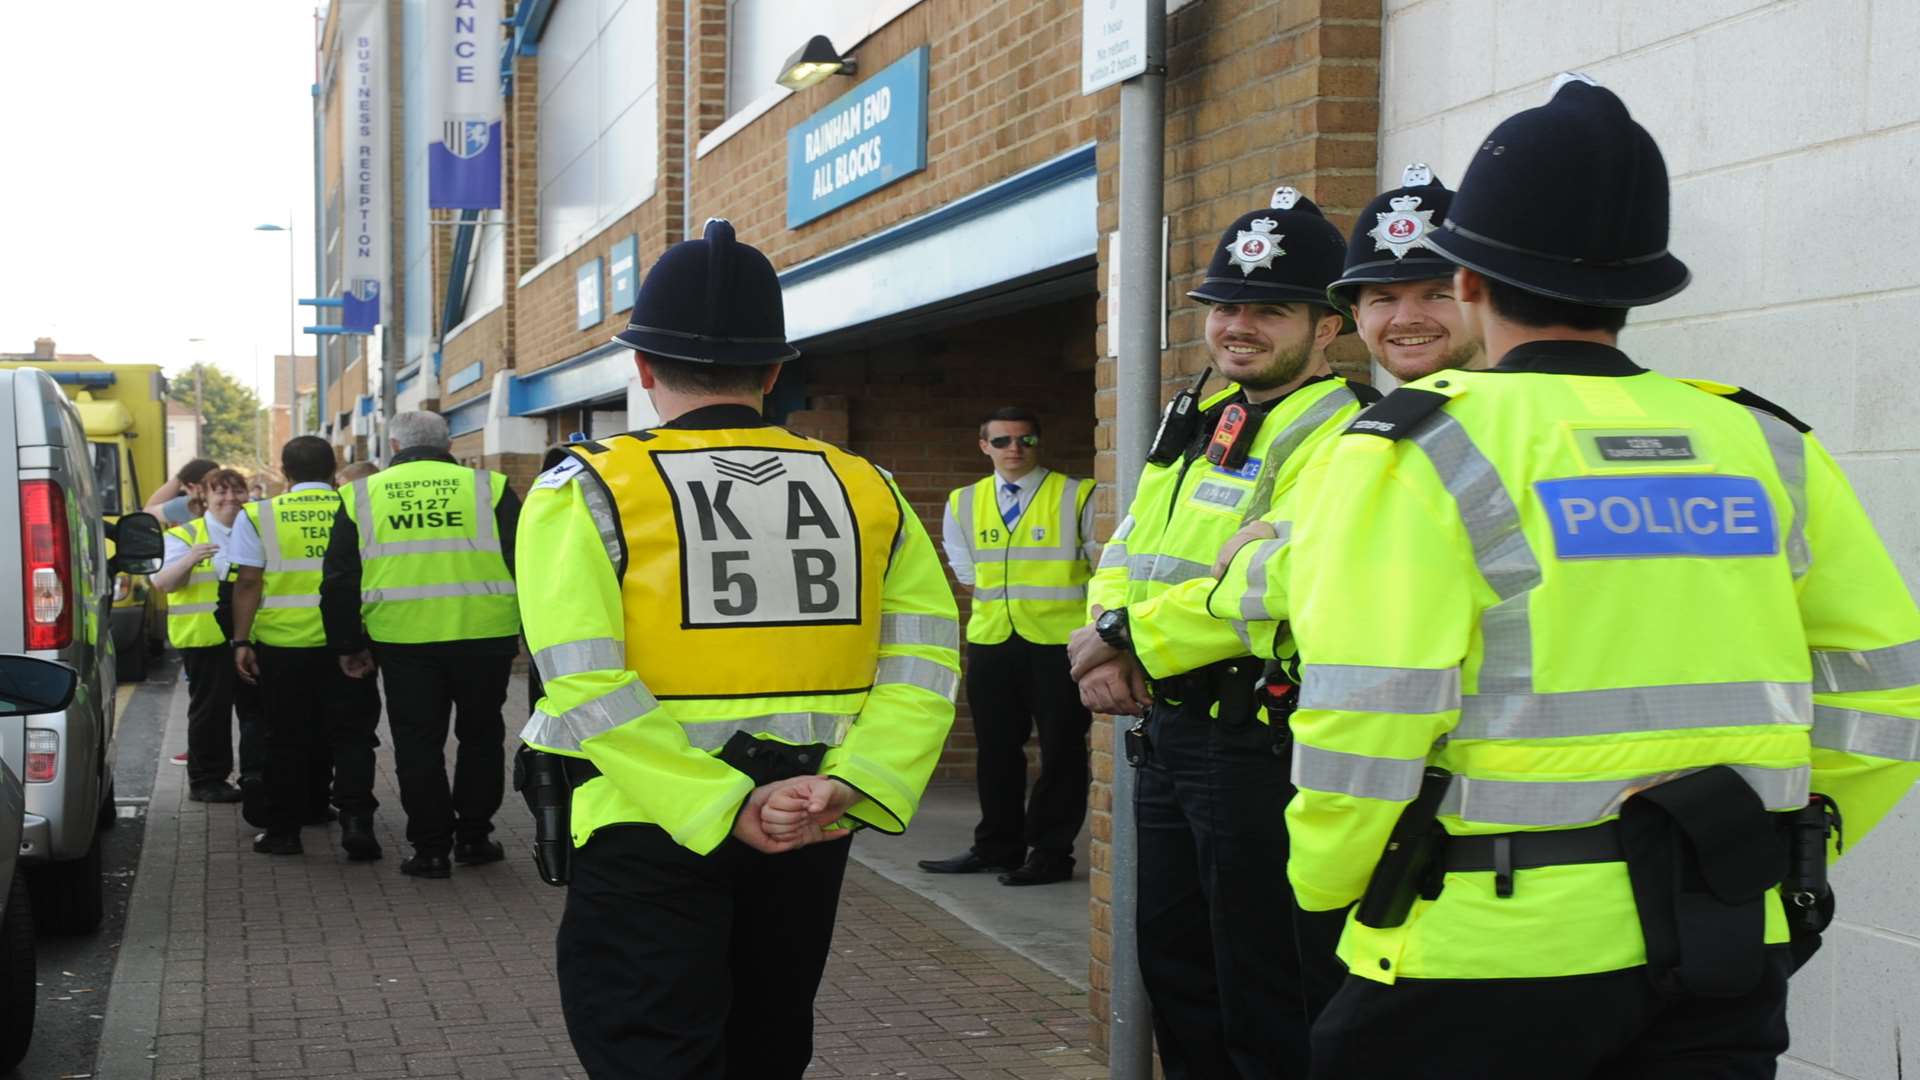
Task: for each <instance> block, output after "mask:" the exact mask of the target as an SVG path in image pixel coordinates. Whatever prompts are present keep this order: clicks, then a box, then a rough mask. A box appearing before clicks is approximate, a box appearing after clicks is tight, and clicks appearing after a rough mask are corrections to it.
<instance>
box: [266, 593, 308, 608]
mask: <svg viewBox="0 0 1920 1080" xmlns="http://www.w3.org/2000/svg"><path fill="white" fill-rule="evenodd" d="M260 606H261V607H262V608H301V607H319V606H320V597H318V596H300V595H287V596H269V597H267V598H265V599H263V600H261V601H260Z"/></svg>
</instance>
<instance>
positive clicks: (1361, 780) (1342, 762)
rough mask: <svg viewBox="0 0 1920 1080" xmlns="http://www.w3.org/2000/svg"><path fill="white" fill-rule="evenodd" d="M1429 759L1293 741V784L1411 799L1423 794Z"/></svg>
mask: <svg viewBox="0 0 1920 1080" xmlns="http://www.w3.org/2000/svg"><path fill="white" fill-rule="evenodd" d="M1426 768H1427V759H1426V758H1424V757H1417V758H1385V757H1371V756H1368V755H1366V754H1348V753H1343V752H1341V751H1339V750H1322V749H1320V748H1319V747H1317V746H1308V745H1307V744H1305V743H1298V742H1297V743H1294V744H1293V784H1294V786H1295V787H1299V788H1310V789H1312V790H1314V791H1328V792H1333V793H1335V794H1338V795H1356V796H1359V797H1360V798H1363V799H1385V800H1387V801H1389V802H1409V801H1411V800H1412V799H1413V797H1414V796H1415V795H1418V794H1420V781H1421V778H1422V777H1423V776H1424V775H1425V772H1426Z"/></svg>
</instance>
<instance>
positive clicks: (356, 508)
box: [341, 459, 520, 645]
mask: <svg viewBox="0 0 1920 1080" xmlns="http://www.w3.org/2000/svg"><path fill="white" fill-rule="evenodd" d="M506 491H507V478H506V477H505V476H503V475H501V474H500V473H497V472H490V471H488V470H485V469H472V468H468V467H467V466H465V465H458V464H454V463H452V462H446V461H434V460H431V459H422V460H416V461H408V462H403V463H401V464H397V465H390V466H388V467H387V468H385V469H382V470H381V471H379V472H377V473H374V474H373V475H372V476H369V477H366V478H364V479H361V480H356V481H354V482H353V483H352V484H349V485H348V486H347V488H346V489H345V490H344V491H343V492H342V493H341V498H342V508H343V509H344V510H345V511H346V514H347V517H348V519H350V520H351V521H352V522H353V524H354V528H355V529H356V530H357V532H358V534H359V537H360V617H361V619H362V620H363V621H364V622H365V623H366V627H367V636H368V637H369V638H371V639H373V640H374V641H377V642H381V643H384V644H389V645H419V644H426V643H429V642H438V641H471V640H474V639H477V638H501V637H512V636H513V635H515V634H517V633H519V632H520V617H519V610H518V604H517V603H516V601H515V599H514V585H513V575H512V574H511V573H510V572H508V570H507V563H506V559H505V557H504V556H503V555H502V554H501V547H500V535H499V532H498V530H497V528H496V522H495V520H494V508H495V507H497V506H498V505H499V504H500V498H501V496H503V495H505V494H506Z"/></svg>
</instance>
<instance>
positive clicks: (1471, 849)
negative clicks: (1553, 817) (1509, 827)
mask: <svg viewBox="0 0 1920 1080" xmlns="http://www.w3.org/2000/svg"><path fill="white" fill-rule="evenodd" d="M1625 858H1626V855H1625V853H1624V852H1623V851H1622V849H1621V847H1620V830H1619V827H1618V826H1617V825H1616V824H1615V823H1614V822H1611V821H1608V822H1603V823H1601V824H1599V825H1589V826H1587V827H1586V828H1584V829H1560V830H1557V831H1553V832H1517V833H1498V834H1495V835H1491V836H1449V837H1447V845H1446V853H1445V855H1444V856H1442V860H1441V861H1442V865H1443V866H1444V867H1445V869H1446V871H1447V872H1448V873H1457V874H1471V873H1478V872H1483V871H1488V870H1491V871H1493V874H1494V892H1495V894H1496V895H1498V896H1500V897H1502V898H1505V897H1509V896H1512V895H1513V874H1514V871H1516V870H1537V869H1539V868H1540V867H1543V866H1575V865H1579V864H1582V863H1604V862H1621V861H1623V860H1624V859H1625Z"/></svg>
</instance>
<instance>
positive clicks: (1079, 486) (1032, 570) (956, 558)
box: [920, 406, 1098, 885]
mask: <svg viewBox="0 0 1920 1080" xmlns="http://www.w3.org/2000/svg"><path fill="white" fill-rule="evenodd" d="M980 452H981V453H982V454H985V455H986V456H987V459H988V460H990V461H992V462H993V473H992V474H991V475H989V476H987V477H986V478H984V479H982V480H980V481H979V482H977V483H974V484H970V485H968V486H966V487H963V488H960V489H958V490H956V491H954V492H953V493H952V494H951V495H949V496H948V497H947V512H946V518H945V520H944V522H943V523H942V530H941V534H942V535H941V543H942V546H943V547H945V548H946V551H947V562H948V564H949V565H951V566H952V567H953V576H954V577H955V578H957V579H959V581H960V583H961V584H963V585H970V586H972V587H973V609H972V612H971V613H970V615H969V616H968V619H967V645H968V648H967V702H968V704H969V706H970V707H971V709H972V712H973V728H974V738H975V742H976V746H977V752H978V769H977V772H976V780H977V783H978V786H979V792H980V824H979V825H978V826H976V827H975V828H974V831H973V833H974V835H973V847H972V848H970V849H969V850H967V851H965V852H963V853H961V854H959V855H956V856H953V857H952V858H948V859H922V860H921V861H920V869H922V870H926V871H928V872H930V873H936V874H970V873H976V872H979V871H982V870H1005V871H1008V873H1005V874H1002V875H1001V876H1000V883H1001V884H1003V885H1045V884H1049V883H1052V882H1057V881H1066V880H1068V879H1070V878H1071V877H1073V845H1074V841H1075V839H1076V838H1077V837H1078V836H1079V835H1080V827H1081V825H1083V824H1085V823H1086V819H1087V729H1088V728H1089V727H1090V726H1091V725H1092V723H1093V714H1092V713H1090V712H1088V711H1087V707H1086V706H1085V705H1083V704H1081V702H1080V691H1079V689H1078V687H1076V686H1075V685H1074V681H1073V677H1072V676H1071V675H1070V674H1069V673H1068V670H1067V636H1068V635H1069V634H1071V633H1073V631H1074V629H1075V628H1076V627H1078V626H1079V625H1080V624H1081V622H1082V621H1083V619H1082V614H1083V613H1084V612H1085V611H1086V609H1087V579H1088V578H1089V577H1091V576H1092V575H1093V564H1092V558H1093V556H1094V554H1095V552H1096V551H1097V549H1098V545H1097V544H1096V543H1095V542H1094V540H1093V481H1092V480H1078V479H1074V478H1073V477H1070V476H1068V475H1066V474H1065V473H1059V472H1054V471H1053V470H1051V469H1047V468H1045V467H1043V466H1042V465H1041V464H1040V418H1039V417H1038V416H1035V415H1034V414H1033V412H1032V411H1030V410H1028V409H1023V408H1019V407H1017V406H1007V407H1005V408H1001V409H997V410H995V411H994V412H993V414H992V415H991V416H989V417H987V419H986V421H985V422H983V423H982V424H981V425H980ZM1036 728H1037V729H1038V730H1039V734H1040V775H1039V777H1038V778H1036V779H1035V780H1034V784H1033V791H1032V793H1031V795H1029V794H1028V792H1027V755H1026V745H1027V740H1028V739H1029V738H1030V737H1032V735H1033V733H1034V731H1035V729H1036Z"/></svg>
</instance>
